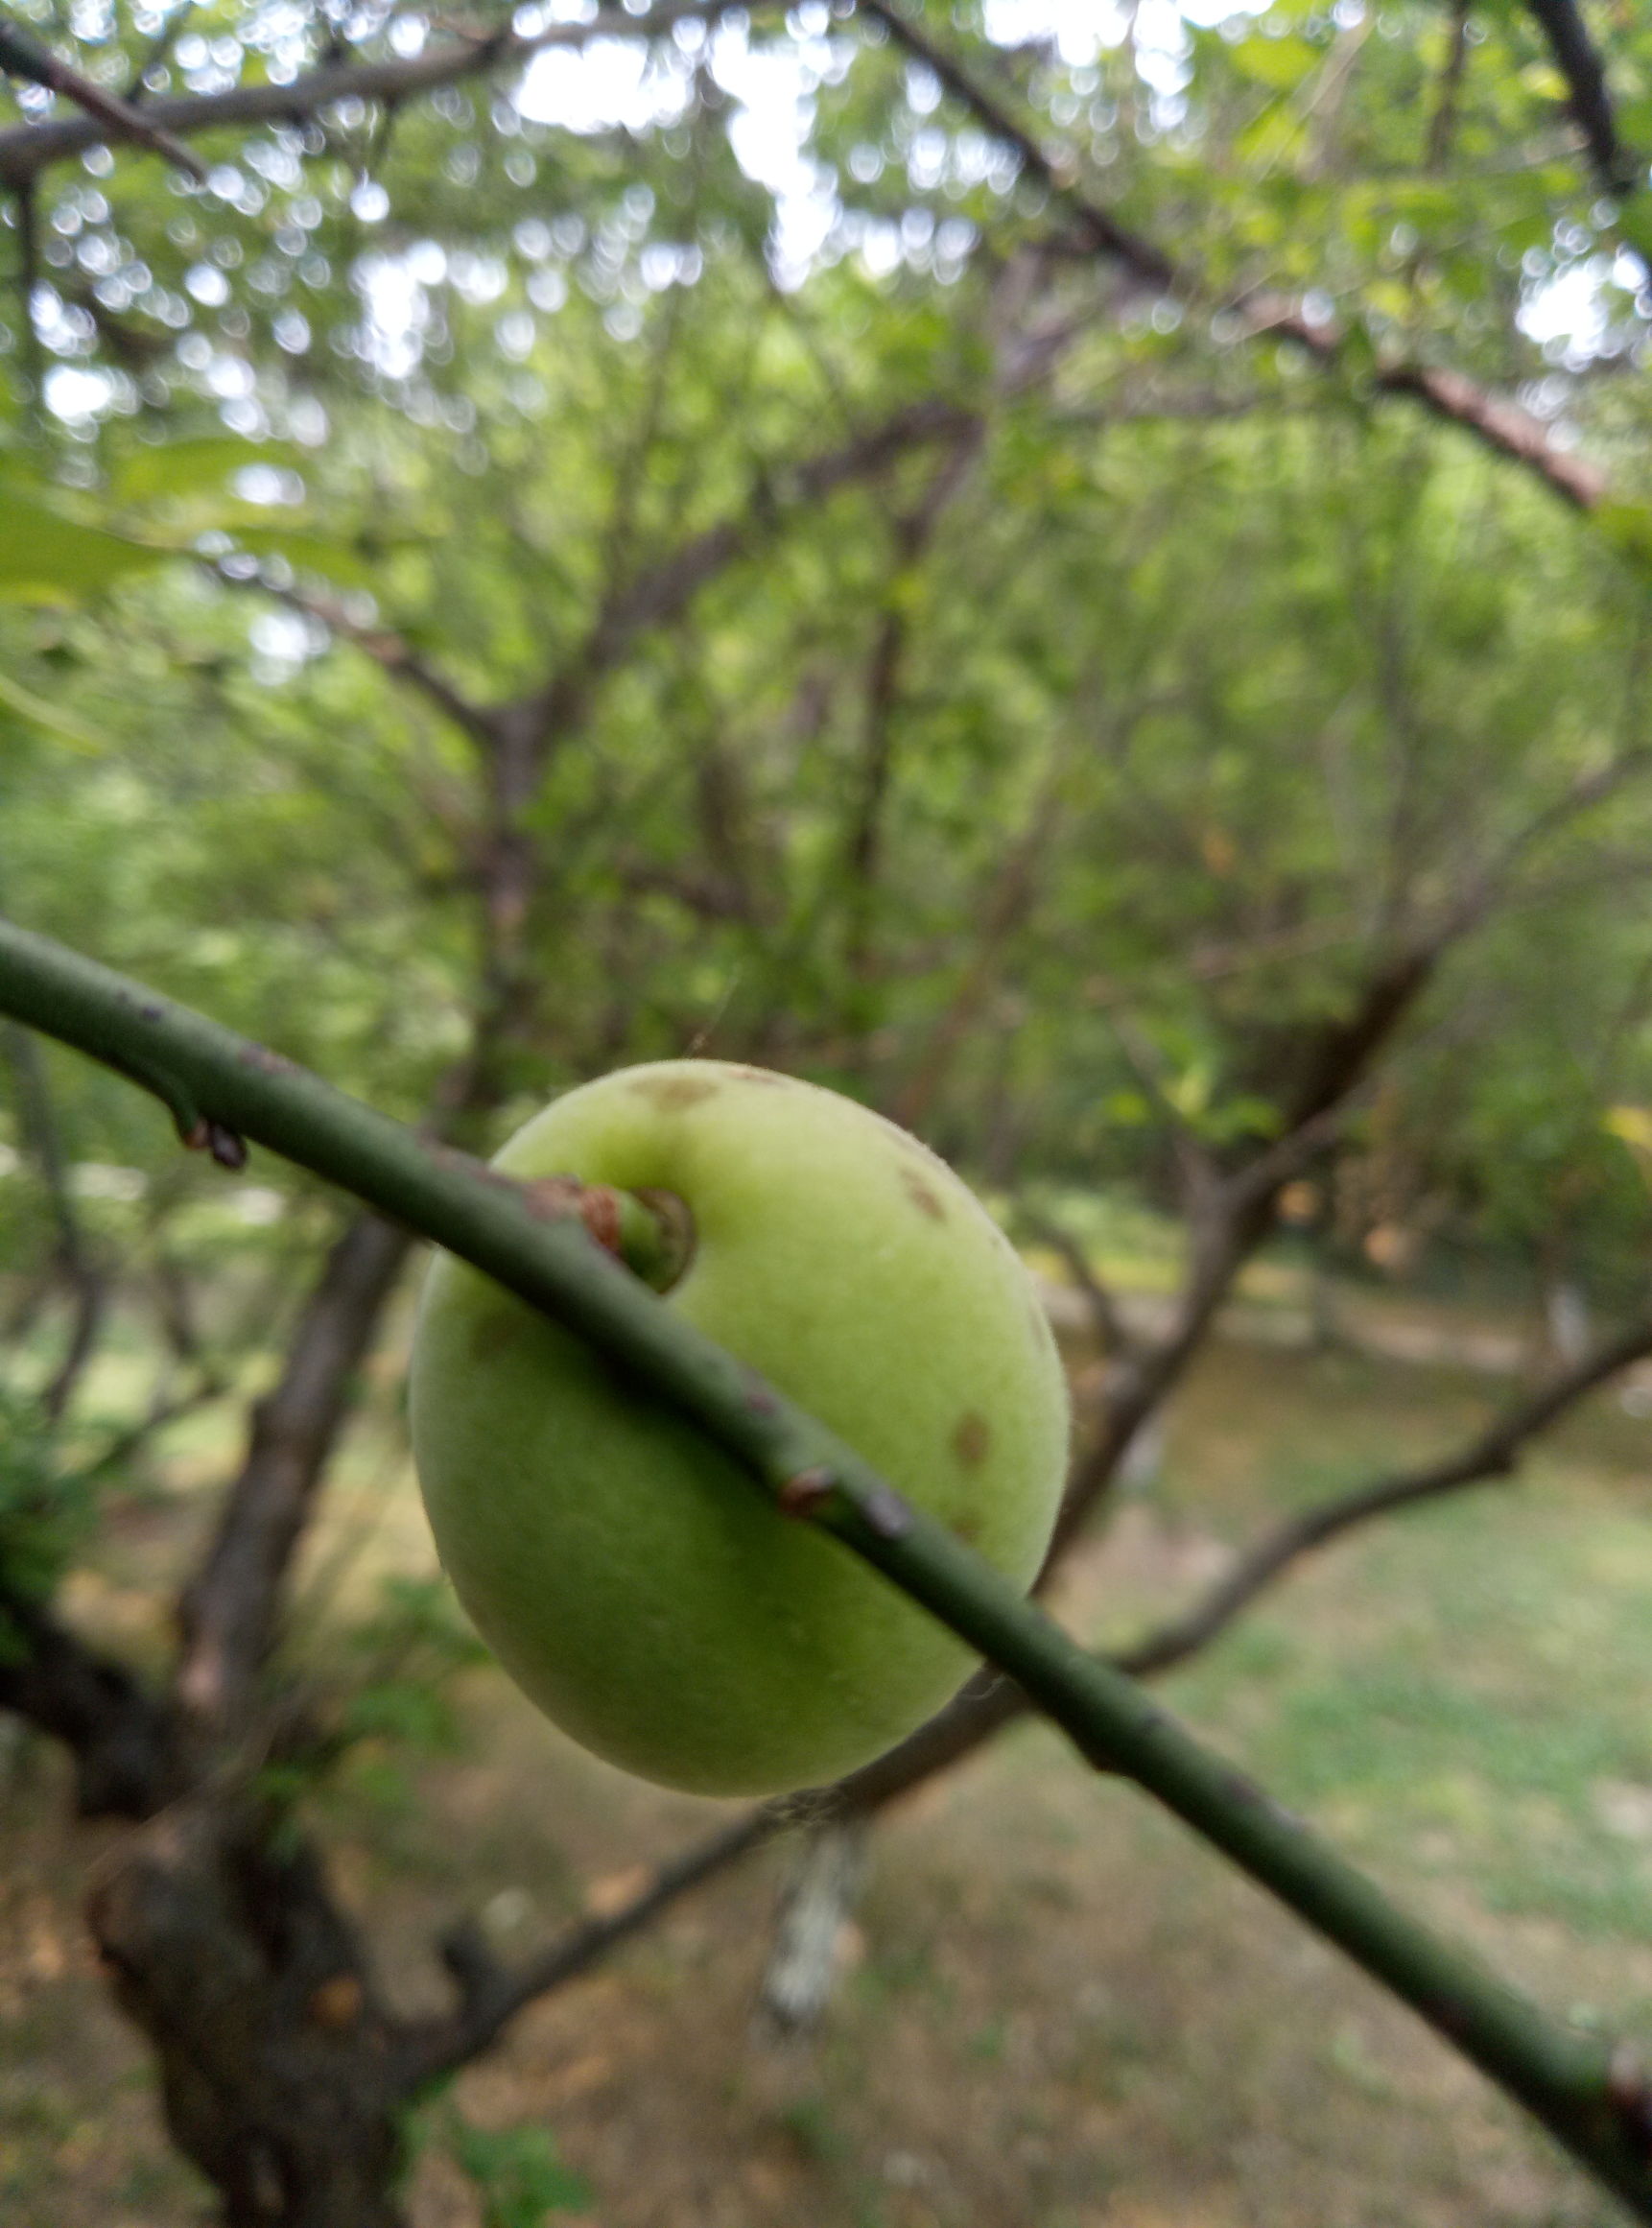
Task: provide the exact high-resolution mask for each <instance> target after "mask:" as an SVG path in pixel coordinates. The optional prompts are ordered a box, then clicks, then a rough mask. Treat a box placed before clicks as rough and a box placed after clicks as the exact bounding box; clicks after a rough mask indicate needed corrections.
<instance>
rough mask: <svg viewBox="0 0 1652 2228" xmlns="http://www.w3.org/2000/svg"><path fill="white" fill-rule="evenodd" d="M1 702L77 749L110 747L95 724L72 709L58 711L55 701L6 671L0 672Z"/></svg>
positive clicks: (96, 751) (100, 751) (94, 750)
mask: <svg viewBox="0 0 1652 2228" xmlns="http://www.w3.org/2000/svg"><path fill="white" fill-rule="evenodd" d="M0 704H4V705H5V707H6V709H7V710H8V711H9V712H12V713H15V715H16V716H17V718H18V719H20V720H27V721H28V722H29V723H30V725H31V726H35V727H41V728H43V729H44V730H45V732H46V733H47V734H48V735H55V736H56V737H57V738H58V740H59V742H60V743H68V744H70V745H72V746H73V747H74V748H75V749H77V750H84V751H88V752H91V753H94V754H95V755H98V756H102V755H103V753H104V752H105V751H106V750H108V749H110V748H112V745H111V744H110V742H109V740H108V737H107V736H106V735H100V734H99V733H98V731H97V729H96V728H95V727H88V726H87V725H86V724H85V723H84V722H83V720H78V719H77V718H76V717H75V715H74V714H73V713H72V712H63V711H59V708H58V706H57V705H56V704H49V703H48V702H47V701H46V699H45V698H44V697H37V696H35V692H34V691H33V690H32V689H26V688H25V687H24V686H23V684H22V682H21V681H16V680H13V679H12V677H11V676H10V675H9V674H4V673H0Z"/></svg>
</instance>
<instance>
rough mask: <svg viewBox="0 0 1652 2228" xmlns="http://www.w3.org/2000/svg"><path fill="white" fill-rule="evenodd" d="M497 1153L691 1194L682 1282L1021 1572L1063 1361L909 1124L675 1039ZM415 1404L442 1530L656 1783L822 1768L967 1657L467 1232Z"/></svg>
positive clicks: (529, 1655)
mask: <svg viewBox="0 0 1652 2228" xmlns="http://www.w3.org/2000/svg"><path fill="white" fill-rule="evenodd" d="M495 1165H496V1166H497V1167H499V1168H500V1169H502V1170H503V1171H505V1172H506V1173H507V1174H509V1175H511V1176H514V1177H516V1178H518V1179H521V1180H524V1181H529V1180H533V1179H536V1178H540V1177H545V1176H551V1175H574V1176H577V1177H578V1178H579V1179H580V1180H581V1182H583V1183H587V1184H609V1185H614V1186H617V1187H620V1188H623V1189H625V1190H633V1191H634V1190H644V1189H659V1190H664V1191H667V1192H671V1193H674V1194H675V1195H676V1196H677V1197H678V1198H680V1199H681V1200H682V1201H683V1202H685V1204H686V1206H687V1207H688V1210H689V1212H690V1214H691V1215H692V1217H693V1221H694V1231H695V1250H694V1254H693V1258H692V1260H691V1262H690V1265H689V1267H688V1268H687V1270H686V1272H685V1273H684V1274H683V1276H682V1277H681V1279H680V1281H679V1282H678V1283H677V1284H676V1285H675V1286H674V1287H673V1289H672V1291H671V1292H670V1293H669V1294H668V1296H667V1298H666V1300H665V1302H664V1304H665V1305H667V1306H669V1307H672V1308H673V1309H675V1310H677V1311H678V1312H679V1313H680V1314H681V1315H684V1316H686V1317H687V1318H688V1319H689V1320H690V1321H691V1322H693V1323H695V1324H696V1325H697V1326H698V1328H699V1329H700V1330H702V1331H704V1332H705V1333H706V1334H707V1335H708V1336H709V1337H711V1338H713V1339H717V1340H718V1341H719V1343H720V1344H721V1345H723V1346H725V1347H727V1348H728V1349H729V1350H730V1351H731V1352H733V1353H735V1354H737V1355H739V1356H740V1357H741V1359H742V1360H743V1361H744V1362H746V1363H750V1364H751V1366H752V1367H753V1368H755V1369H756V1370H758V1371H759V1372H760V1373H761V1374H762V1375H763V1376H764V1377H766V1378H767V1379H768V1380H769V1381H770V1382H771V1383H772V1384H774V1385H775V1386H777V1387H779V1389H780V1390H781V1391H782V1392H784V1393H786V1394H787V1395H788V1396H789V1397H790V1398H791V1399H792V1400H794V1401H796V1402H797V1403H798V1405H799V1406H800V1407H802V1408H805V1409H807V1410H810V1412H811V1413H813V1414H814V1415H815V1416H817V1417H818V1418H819V1420H820V1421H821V1422H822V1423H824V1424H826V1425H827V1426H828V1427H829V1428H830V1429H831V1430H832V1431H834V1432H836V1433H837V1434H838V1436H839V1437H840V1438H842V1439H844V1440H846V1441H847V1442H848V1444H849V1445H850V1446H852V1447H853V1448H854V1449H855V1450H856V1452H857V1453H858V1454H860V1455H861V1456H862V1457H863V1458H865V1459H866V1460H867V1461H868V1462H870V1463H871V1464H872V1465H873V1466H874V1467H875V1468H876V1469H878V1470H880V1471H881V1472H882V1473H883V1475H884V1476H885V1478H887V1479H888V1480H889V1481H890V1482H891V1483H892V1484H893V1485H895V1486H896V1487H897V1488H898V1489H899V1490H900V1491H901V1492H902V1493H904V1494H906V1495H907V1496H908V1498H909V1500H911V1501H912V1502H914V1503H915V1504H917V1505H919V1506H921V1507H923V1508H925V1509H927V1510H928V1511H929V1512H930V1514H931V1515H932V1516H934V1517H936V1518H938V1519H939V1521H940V1522H941V1523H943V1524H945V1525H948V1526H950V1527H951V1528H952V1529H953V1530H954V1531H955V1532H956V1533H957V1534H958V1536H959V1537H960V1538H963V1539H965V1540H967V1541H968V1542H969V1543H970V1544H971V1545H972V1546H973V1547H974V1548H976V1549H977V1550H978V1551H979V1552H980V1553H981V1554H982V1555H984V1556H985V1557H986V1559H987V1560H988V1561H989V1562H991V1563H993V1564H995V1565H996V1566H997V1567H998V1569H999V1570H1001V1571H1003V1573H1005V1575H1006V1576H1009V1577H1011V1578H1013V1579H1014V1580H1016V1581H1017V1583H1019V1584H1026V1583H1027V1582H1028V1581H1029V1580H1030V1579H1031V1577H1032V1576H1033V1575H1034V1573H1035V1572H1036V1570H1037V1568H1038V1565H1039V1562H1040V1561H1041V1559H1042V1557H1043V1554H1044V1552H1045V1549H1046V1547H1047V1545H1048V1543H1049V1539H1050V1529H1051V1526H1052V1524H1053V1522H1054V1517H1055V1510H1056V1505H1057V1503H1058V1501H1059V1498H1060V1493H1061V1486H1062V1479H1063V1474H1064V1470H1065V1465H1066V1456H1067V1437H1068V1413H1067V1395H1066V1388H1065V1385H1064V1382H1063V1378H1062V1372H1061V1366H1060V1363H1059V1361H1058V1359H1057V1356H1056V1352H1055V1347H1054V1343H1053V1341H1052V1339H1051V1338H1050V1331H1049V1328H1048V1326H1047V1324H1046V1322H1045V1319H1044V1316H1043V1314H1042V1311H1041V1310H1040V1309H1039V1307H1038V1305H1037V1301H1036V1298H1035V1295H1034V1293H1033V1292H1032V1289H1031V1286H1030V1284H1029V1282H1028V1279H1027V1273H1026V1271H1025V1270H1024V1269H1023V1268H1022V1266H1021V1263H1020V1261H1019V1260H1018V1259H1017V1257H1016V1255H1015V1253H1014V1251H1013V1249H1012V1248H1011V1247H1010V1245H1009V1244H1008V1243H1007V1241H1006V1240H1005V1239H1004V1238H1003V1235H1002V1233H1001V1232H1000V1231H999V1230H998V1228H997V1227H996V1225H995V1224H994V1223H993V1221H991V1219H990V1218H989V1217H988V1215H987V1214H986V1212H985V1210H984V1209H983V1208H982V1207H981V1205H980V1204H979V1201H978V1200H977V1199H976V1198H975V1197H974V1195H973V1194H972V1193H971V1192H970V1191H969V1190H968V1189H967V1188H966V1186H965V1185H963V1184H962V1183H960V1182H959V1180H958V1178H957V1177H956V1176H955V1175H954V1174H953V1173H952V1172H951V1170H950V1169H948V1168H947V1167H946V1165H945V1164H944V1162H942V1161H939V1160H937V1159H936V1158H935V1157H934V1156H933V1154H932V1153H930V1152H929V1151H927V1150H925V1148H924V1147H923V1146H921V1145H919V1144H918V1143H917V1142H916V1140H915V1139H913V1138H911V1137H909V1136H908V1135H907V1134H906V1133H905V1132H904V1131H903V1130H900V1129H897V1128H895V1127H894V1126H893V1125H892V1124H890V1123H887V1122H885V1121H884V1120H882V1119H881V1117H879V1116H878V1115H876V1114H871V1113H868V1112H867V1110H866V1109H865V1108H864V1107H862V1106H858V1105H856V1104H855V1103H854V1102H852V1101H850V1100H847V1099H841V1098H839V1097H838V1096H837V1095H836V1093H834V1092H831V1091H823V1090H818V1089H816V1088H815V1087H814V1086H813V1085H812V1084H807V1083H798V1082H794V1081H792V1080H791V1079H790V1078H787V1077H784V1076H776V1075H770V1074H768V1073H767V1072H766V1071H764V1070H762V1069H758V1068H743V1067H732V1066H726V1065H724V1064H722V1063H721V1062H719V1061H713V1060H677V1061H667V1062H661V1063H659V1064H657V1065H655V1066H651V1067H638V1068H629V1069H625V1070H622V1071H621V1072H620V1073H619V1074H617V1075H613V1076H608V1077H605V1078H603V1079H602V1081H600V1082H595V1083H588V1084H585V1085H584V1086H583V1087H582V1088H580V1089H578V1090H576V1091H571V1092H570V1093H569V1094H568V1095H567V1097H565V1098H561V1099H558V1100H556V1101H555V1102H554V1103H553V1104H552V1105H550V1106H549V1107H547V1109H546V1110H545V1112H544V1113H542V1114H540V1115H538V1116H537V1117H536V1118H535V1119H534V1120H533V1121H531V1122H530V1123H529V1124H528V1126H526V1127H525V1128H523V1129H521V1130H519V1131H518V1132H517V1134H516V1135H515V1136H514V1137H513V1138H512V1139H511V1140H510V1142H509V1144H508V1145H507V1146H506V1148H505V1150H503V1151H502V1152H501V1153H500V1155H499V1157H498V1160H497V1162H496V1164H495ZM412 1401H413V1453H414V1458H415V1460H416V1463H417V1467H418V1474H419V1481H420V1483H421V1485H422V1487H423V1491H424V1497H425V1505H426V1507H427V1508H428V1509H429V1511H430V1520H431V1525H432V1528H433V1529H434V1530H435V1533H436V1540H437V1550H438V1551H439V1552H440V1555H441V1559H442V1562H443V1564H444V1565H445V1567H446V1569H447V1572H448V1574H449V1576H451V1578H452V1579H453V1582H454V1585H455V1586H456V1587H457V1589H458V1591H459V1595H460V1600H462V1601H463V1603H464V1605H465V1607H466V1608H467V1609H468V1610H469V1612H470V1614H471V1616H472V1618H473V1619H474V1620H475V1622H476V1624H477V1626H478V1628H479V1629H480V1630H481V1632H482V1634H483V1636H484V1639H485V1640H486V1641H487V1642H488V1644H489V1646H490V1647H492V1648H493V1650H494V1652H495V1653H496V1654H497V1655H498V1657H499V1659H500V1661H501V1662H502V1663H503V1664H504V1666H505V1668H506V1670H507V1671H509V1673H510V1674H511V1676H512V1677H513V1678H514V1679H515V1680H516V1681H517V1683H518V1684H519V1685H520V1686H521V1687H523V1688H524V1689H525V1690H526V1692H527V1693H528V1694H529V1695H531V1697H532V1699H533V1700H534V1701H536V1702H537V1703H538V1704H539V1705H540V1707H541V1708H542V1709H543V1710H545V1712H546V1713H547V1714H548V1715H549V1716H550V1717H552V1718H555V1721H556V1722H557V1723H558V1724H559V1725H561V1726H562V1727H563V1728H564V1729H565V1730H566V1731H567V1732H569V1733H571V1734H572V1735H573V1736H574V1738H575V1739H576V1740H578V1741H580V1742H583V1743H584V1744H585V1745H586V1746H587V1747H588V1748H592V1749H594V1750H596V1752H597V1753H598V1755H600V1756H605V1757H607V1758H609V1759H610V1760H611V1761H612V1762H613V1763H616V1764H620V1765H624V1766H625V1767H626V1768H627V1769H629V1770H631V1771H635V1772H639V1773H641V1774H642V1775H643V1776H644V1777H645V1778H649V1779H654V1780H660V1781H663V1782H664V1783H665V1784H666V1785H668V1786H672V1787H680V1788H690V1789H694V1790H697V1791H699V1792H701V1793H706V1794H768V1793H776V1792H779V1791H780V1790H785V1789H791V1788H798V1787H805V1786H813V1785H818V1784H820V1783H822V1782H825V1781H828V1780H831V1779H835V1778H837V1777H838V1776H839V1775H840V1774H842V1773H843V1772H845V1771H849V1770H852V1769H853V1768H854V1767H855V1766H857V1765H860V1764H863V1763H865V1762H867V1761H868V1760H869V1759H870V1758H871V1757H873V1756H875V1755H877V1754H879V1753H880V1752H881V1751H882V1750H883V1749H885V1748H886V1747H887V1746H889V1745H890V1743H891V1742H895V1741H897V1740H899V1739H900V1738H901V1736H902V1735H903V1734H905V1733H907V1732H909V1730H910V1729H911V1728H912V1727H913V1726H914V1725H915V1724H917V1723H918V1722H919V1721H920V1720H921V1719H922V1718H925V1717H927V1716H928V1715H929V1713H930V1712H931V1711H932V1710H934V1709H936V1708H938V1707H939V1705H940V1704H941V1703H942V1702H943V1701H944V1700H945V1699H946V1698H947V1696H948V1695H949V1694H951V1693H952V1691H953V1690H954V1688H955V1687H956V1686H957V1684H958V1683H959V1681H960V1680H961V1679H962V1678H963V1677H964V1675H965V1674H966V1672H967V1671H968V1670H969V1668H970V1664H971V1657H970V1655H969V1652H968V1650H967V1649H966V1648H965V1647H964V1646H963V1644H962V1643H961V1642H959V1641H957V1640H956V1639H955V1638H954V1637H953V1635H952V1634H951V1633H949V1632H947V1631H946V1630H944V1629H943V1628H942V1627H941V1626H940V1625H938V1624H935V1623H934V1622H933V1621H932V1619H931V1618H930V1617H929V1616H928V1615H927V1614H926V1613H925V1612H924V1611H923V1610H921V1609H919V1608H917V1607H916V1606H915V1605H914V1604H913V1603H911V1602H909V1601H908V1600H906V1599H904V1597H903V1596H901V1595H900V1594H899V1593H897V1592H896V1591H895V1590H894V1588H892V1587H891V1586H890V1585H889V1584H888V1583H887V1582H886V1581H885V1579H883V1578H881V1577H880V1576H878V1575H877V1574H876V1573H875V1572H873V1571H870V1570H868V1569H866V1568H865V1567H864V1566H863V1565H862V1564H861V1563H860V1562H859V1561H858V1560H857V1559H856V1557H855V1556H853V1555H852V1554H851V1553H850V1552H848V1551H847V1550H846V1549H844V1548H843V1547H841V1546H839V1545H838V1542H837V1541H835V1540H833V1539H831V1538H829V1537H827V1536H825V1535H824V1534H822V1533H820V1532H818V1531H816V1530H814V1529H813V1528H812V1527H810V1526H808V1525H806V1524H800V1523H796V1522H793V1521H790V1520H789V1519H788V1518H787V1517H785V1516H784V1515H782V1514H781V1513H780V1511H779V1510H778V1509H777V1508H776V1507H775V1506H774V1505H773V1504H772V1503H771V1502H768V1501H767V1500H766V1499H765V1498H764V1497H763V1495H762V1494H761V1493H760V1492H758V1491H756V1490H754V1488H753V1484H752V1481H750V1479H749V1478H747V1477H745V1476H744V1475H743V1474H742V1473H741V1472H740V1471H739V1469H738V1466H737V1465H736V1463H735V1462H734V1461H733V1459H732V1458H730V1457H728V1456H726V1455H724V1454H722V1453H721V1452H720V1450H719V1449H718V1448H717V1447H715V1446H714V1445H713V1444H712V1442H711V1441H710V1440H709V1439H708V1438H706V1437H705V1436H704V1434H702V1433H701V1432H699V1431H698V1430H697V1429H696V1427H695V1426H694V1425H692V1424H691V1423H689V1422H688V1421H687V1420H685V1419H684V1418H682V1417H680V1416H678V1415H676V1414H675V1413H673V1411H672V1410H669V1409H667V1408H666V1407H665V1406H664V1405H663V1404H662V1403H659V1402H656V1401H655V1400H653V1399H652V1398H651V1397H650V1396H649V1394H648V1393H647V1392H645V1391H644V1390H642V1389H640V1388H639V1387H636V1386H635V1385H633V1384H629V1383H626V1382H625V1380H624V1379H622V1377H621V1376H620V1375H619V1374H618V1372H617V1371H615V1370H614V1369H613V1368H612V1367H611V1366H610V1364H609V1363H606V1362H605V1361H604V1360H603V1359H602V1357H601V1356H600V1355H598V1354H597V1353H595V1352H594V1351H593V1350H592V1349H591V1348H589V1347H588V1346H586V1345H585V1344H584V1342H583V1341H582V1340H581V1339H578V1338H577V1337H576V1336H574V1335H573V1334H572V1333H570V1332H567V1331H564V1330H562V1329H560V1328H559V1327H558V1326H557V1325H555V1324H554V1323H551V1322H549V1321H547V1320H546V1319H545V1318H544V1317H542V1316H540V1315H535V1314H534V1313H533V1312H532V1311H531V1309H529V1308H527V1307H525V1306H524V1305H523V1304H522V1302H521V1301H519V1300H517V1299H515V1298H513V1297H512V1296H511V1295H510V1294H509V1293H507V1292H505V1291H503V1290H502V1289H501V1288H500V1287H499V1286H497V1285H495V1284H493V1283H491V1282H490V1281H489V1280H488V1279H487V1278H485V1277H484V1276H482V1275H479V1274H478V1273H477V1271H475V1270H474V1269H471V1268H466V1267H465V1266H464V1265H463V1264H462V1263H460V1262H458V1261H455V1260H453V1259H451V1258H449V1257H447V1256H441V1257H439V1258H438V1259H437V1262H436V1263H435V1265H434V1266H433V1268H432V1269H431V1272H430V1277H429V1281H428V1283H427V1285H426V1287H425V1293H424V1300H423V1305H422V1308H421V1311H420V1316H419V1325H418V1334H417V1339H416V1341H415V1345H414V1352H413V1391H412Z"/></svg>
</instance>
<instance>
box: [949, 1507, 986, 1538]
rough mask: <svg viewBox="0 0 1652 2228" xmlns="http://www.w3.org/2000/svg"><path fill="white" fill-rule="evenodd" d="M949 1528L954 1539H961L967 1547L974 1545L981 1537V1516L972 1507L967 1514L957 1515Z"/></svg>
mask: <svg viewBox="0 0 1652 2228" xmlns="http://www.w3.org/2000/svg"><path fill="white" fill-rule="evenodd" d="M948 1529H950V1530H951V1532H952V1535H953V1537H954V1539H961V1540H962V1541H963V1543H964V1545H965V1547H974V1545H975V1543H976V1541H977V1540H978V1539H979V1537H980V1518H979V1516H978V1515H977V1514H976V1513H975V1511H974V1510H973V1509H971V1510H970V1511H969V1512H968V1513H967V1514H966V1515H963V1516H955V1517H954V1519H953V1521H952V1524H951V1526H950V1527H949V1528H948Z"/></svg>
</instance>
